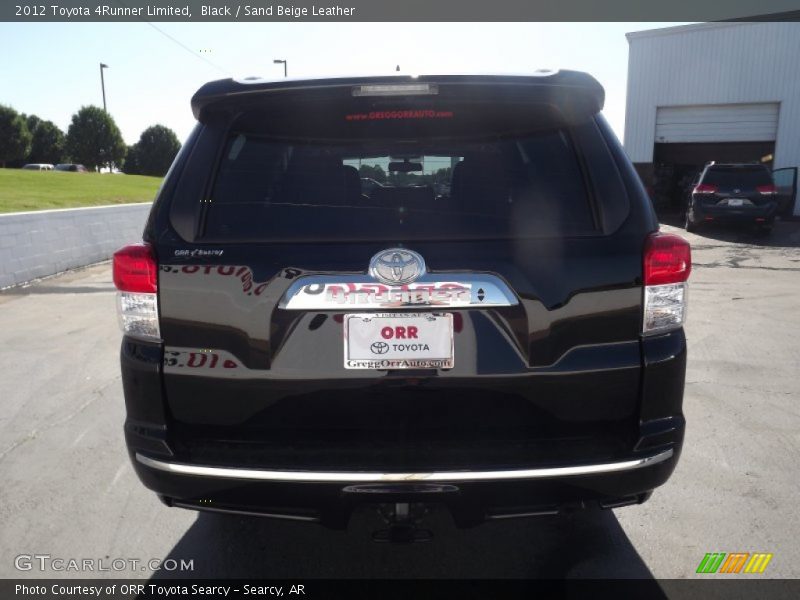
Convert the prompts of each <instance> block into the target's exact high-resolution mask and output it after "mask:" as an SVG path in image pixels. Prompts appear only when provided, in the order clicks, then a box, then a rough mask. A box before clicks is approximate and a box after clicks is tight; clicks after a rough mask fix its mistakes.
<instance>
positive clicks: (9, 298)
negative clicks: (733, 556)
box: [0, 223, 800, 578]
mask: <svg viewBox="0 0 800 600" xmlns="http://www.w3.org/2000/svg"><path fill="white" fill-rule="evenodd" d="M665 229H667V230H672V228H670V227H665ZM678 231H679V230H678ZM683 233H684V234H685V232H683ZM685 235H686V237H687V238H688V239H689V240H690V241H691V242H692V245H693V251H694V263H695V264H694V272H693V275H692V279H691V291H690V305H689V321H688V325H687V328H686V330H687V337H688V339H689V353H690V354H689V368H688V373H687V387H686V398H685V413H686V417H687V420H688V432H687V439H686V443H685V447H684V452H683V455H682V458H681V461H680V463H679V465H678V468H677V470H676V472H675V474H674V476H673V477H672V479H671V480H670V481H669V482H668V483H667V484H666V486H664V487H663V488H661V489H659V490H658V491H656V493H655V494H654V496H653V498H652V499H651V500H650V501H649V502H648V503H646V504H644V505H642V506H636V507H628V508H622V509H618V510H614V511H602V512H601V511H597V512H588V513H585V514H578V515H573V516H570V517H565V518H551V517H547V518H537V519H530V520H523V521H506V522H492V523H488V524H486V525H482V526H480V527H477V528H475V529H470V530H456V529H455V528H454V527H453V524H452V522H451V521H450V519H449V516H448V515H447V514H445V513H441V512H434V513H433V514H432V515H431V519H430V523H429V526H430V527H431V529H432V530H433V531H434V534H435V537H434V539H433V541H431V542H429V543H426V544H416V545H409V546H402V545H386V544H375V543H373V542H371V541H370V533H371V532H372V530H373V529H374V528H375V527H376V526H377V525H378V520H377V517H376V516H375V515H373V514H372V513H369V512H364V513H363V514H357V515H356V516H355V518H354V519H353V522H352V523H351V527H350V529H349V530H348V531H346V532H341V531H330V530H327V529H324V528H321V527H319V526H316V525H310V524H303V523H290V522H277V521H269V520H263V519H254V518H233V517H219V516H215V515H197V514H196V513H192V512H188V511H183V510H180V509H170V508H166V507H164V506H163V505H162V504H161V503H160V502H159V501H158V500H157V499H156V497H155V496H154V495H153V494H151V493H150V492H148V491H147V490H146V489H144V487H143V486H141V485H140V484H139V482H138V480H137V479H136V477H135V475H134V473H133V470H132V468H131V466H130V465H129V463H128V457H127V454H126V453H125V450H124V443H123V437H122V422H123V419H124V407H123V400H122V389H121V385H120V376H119V366H118V347H119V340H120V333H119V330H118V327H117V323H116V315H115V312H114V288H113V285H112V283H111V272H110V266H109V264H108V263H104V264H100V265H96V266H93V267H89V268H86V269H83V270H80V271H76V272H71V273H67V274H63V275H61V276H58V277H54V278H50V279H47V280H44V281H41V282H39V283H37V284H34V285H31V286H29V287H26V288H23V289H15V290H10V291H6V292H2V293H0V364H2V378H0V406H1V407H2V412H0V481H2V485H0V530H2V539H3V542H2V549H1V550H0V577H26V578H28V577H30V578H34V577H48V576H49V577H54V576H73V577H79V576H86V574H81V573H74V572H67V573H57V572H52V571H50V572H44V573H43V572H41V571H37V570H35V569H34V570H31V571H22V572H21V571H18V570H17V569H16V568H15V557H16V556H18V555H20V554H49V555H51V556H52V557H62V558H78V559H81V558H94V559H103V558H105V559H113V558H123V559H132V558H135V559H139V560H148V559H151V558H166V557H172V558H186V559H192V560H193V561H194V571H192V572H190V573H181V575H187V576H236V577H264V578H291V577H298V578H305V577H415V578H427V577H444V578H460V577H487V578H505V577H514V578H527V577H636V578H649V577H658V578H684V577H693V576H695V569H696V567H697V565H698V563H699V562H700V560H701V559H702V558H703V555H704V554H705V553H706V552H715V551H719V552H771V553H773V554H774V558H773V559H772V562H771V563H770V565H769V567H768V569H767V571H766V573H765V574H764V575H761V576H759V577H781V578H787V577H800V566H798V565H800V517H799V516H798V515H800V512H798V510H797V499H798V498H800V381H798V373H799V372H800V302H798V297H800V223H778V224H777V225H776V229H775V232H774V234H773V236H772V237H771V238H769V239H761V238H757V237H755V236H753V235H752V234H751V233H750V232H748V231H744V230H723V229H720V230H707V231H703V232H701V233H700V235H692V234H685ZM96 575H99V576H122V577H151V576H153V575H154V573H153V572H152V571H150V570H147V569H144V570H142V568H141V567H139V568H138V569H136V570H124V571H122V572H117V573H112V572H105V573H97V574H96ZM738 577H743V576H742V575H740V576H738Z"/></svg>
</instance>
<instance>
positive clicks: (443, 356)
mask: <svg viewBox="0 0 800 600" xmlns="http://www.w3.org/2000/svg"><path fill="white" fill-rule="evenodd" d="M453 364H454V360H453V315H452V314H450V313H377V314H366V313H360V314H350V315H345V316H344V367H345V369H452V368H453Z"/></svg>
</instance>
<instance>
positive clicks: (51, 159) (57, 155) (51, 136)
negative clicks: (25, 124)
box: [28, 117, 64, 164]
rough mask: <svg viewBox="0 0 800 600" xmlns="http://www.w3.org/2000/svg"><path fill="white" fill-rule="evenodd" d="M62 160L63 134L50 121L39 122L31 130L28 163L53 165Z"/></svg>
mask: <svg viewBox="0 0 800 600" xmlns="http://www.w3.org/2000/svg"><path fill="white" fill-rule="evenodd" d="M29 118H30V117H29ZM63 159H64V132H63V131H61V130H60V129H59V128H58V126H57V125H56V124H55V123H53V122H52V121H39V123H38V124H37V125H36V128H35V129H34V130H33V142H32V143H31V152H30V154H29V155H28V162H32V163H53V164H55V163H60V162H61V161H62V160H63Z"/></svg>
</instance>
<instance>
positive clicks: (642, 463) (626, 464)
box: [136, 448, 673, 483]
mask: <svg viewBox="0 0 800 600" xmlns="http://www.w3.org/2000/svg"><path fill="white" fill-rule="evenodd" d="M672 455H673V451H672V448H670V449H669V450H665V451H663V452H659V453H658V454H655V455H653V456H645V457H642V458H635V459H632V460H625V461H621V462H613V463H600V464H594V465H579V466H574V467H551V468H544V469H519V470H509V471H432V472H428V473H424V472H423V473H377V472H373V473H369V472H362V471H352V472H347V471H340V472H336V471H322V472H315V471H269V470H263V469H240V468H230V467H204V466H201V465H189V464H183V463H171V462H164V461H161V460H158V459H155V458H149V457H147V456H143V455H142V454H139V453H138V452H137V453H136V460H137V461H139V462H140V463H141V464H143V465H145V466H146V467H150V468H152V469H157V470H159V471H165V472H167V473H172V474H174V475H190V476H194V477H214V478H218V479H241V480H248V481H284V482H299V483H363V482H373V483H380V482H382V481H437V482H444V481H502V480H513V479H547V478H552V477H572V476H575V475H596V474H599V473H613V472H617V471H632V470H634V469H641V468H642V467H649V466H652V465H656V464H658V463H662V462H664V461H665V460H668V459H670V458H672Z"/></svg>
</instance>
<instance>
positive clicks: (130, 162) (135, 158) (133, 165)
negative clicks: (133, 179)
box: [122, 144, 142, 175]
mask: <svg viewBox="0 0 800 600" xmlns="http://www.w3.org/2000/svg"><path fill="white" fill-rule="evenodd" d="M122 170H123V171H125V172H126V173H127V174H128V175H141V174H142V167H141V165H140V164H139V147H138V144H133V145H132V146H128V151H127V152H126V153H125V163H124V164H123V166H122Z"/></svg>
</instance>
